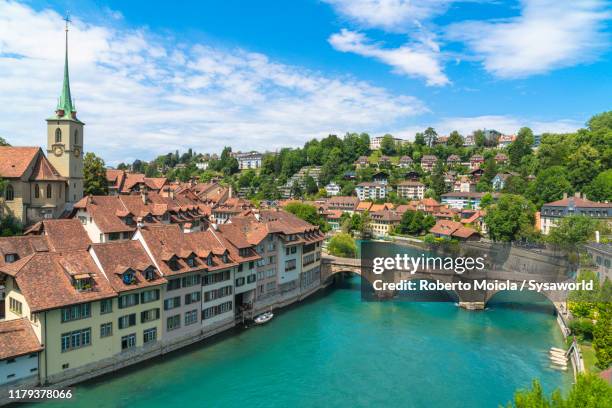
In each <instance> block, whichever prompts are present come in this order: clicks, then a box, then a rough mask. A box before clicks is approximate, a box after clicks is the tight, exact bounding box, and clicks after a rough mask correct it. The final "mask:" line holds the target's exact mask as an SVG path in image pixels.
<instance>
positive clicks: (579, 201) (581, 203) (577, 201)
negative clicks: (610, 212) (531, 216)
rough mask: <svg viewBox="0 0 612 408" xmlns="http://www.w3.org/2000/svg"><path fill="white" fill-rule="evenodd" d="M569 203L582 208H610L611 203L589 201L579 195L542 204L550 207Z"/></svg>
mask: <svg viewBox="0 0 612 408" xmlns="http://www.w3.org/2000/svg"><path fill="white" fill-rule="evenodd" d="M570 204H572V205H574V206H575V207H583V208H612V203H598V202H596V201H591V200H587V199H586V198H580V197H567V198H564V199H561V200H557V201H553V202H551V203H546V204H544V205H545V206H550V207H567V206H569V205H570Z"/></svg>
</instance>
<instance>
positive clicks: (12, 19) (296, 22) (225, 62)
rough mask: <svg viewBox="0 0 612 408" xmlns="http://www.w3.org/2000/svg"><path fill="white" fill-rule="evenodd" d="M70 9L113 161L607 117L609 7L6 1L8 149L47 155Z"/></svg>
mask: <svg viewBox="0 0 612 408" xmlns="http://www.w3.org/2000/svg"><path fill="white" fill-rule="evenodd" d="M66 13H69V14H70V19H71V21H72V22H71V24H70V31H69V60H70V81H71V89H72V95H73V98H74V99H75V102H76V106H77V110H78V115H79V118H80V119H81V120H82V121H83V122H85V123H86V127H85V150H86V151H94V152H95V153H96V154H98V155H100V156H101V157H102V158H104V159H105V161H106V162H107V164H110V165H116V164H117V163H119V162H132V161H133V160H135V159H137V158H138V159H144V160H150V159H153V158H154V157H156V156H157V155H160V154H165V153H167V152H170V151H174V150H176V149H179V150H180V151H185V150H186V149H188V148H193V149H194V150H195V151H196V152H210V153H213V152H220V150H221V149H222V148H223V147H224V146H228V145H229V146H231V147H232V148H233V150H242V151H245V150H260V151H274V150H276V149H278V148H281V147H286V146H288V147H297V146H301V145H303V144H304V143H305V142H306V141H307V140H310V139H312V138H322V137H325V136H327V135H328V134H338V135H343V134H345V133H346V132H368V133H369V134H370V135H371V136H379V135H382V134H385V133H391V134H393V135H394V136H397V137H402V138H406V139H413V138H414V134H415V132H417V131H422V130H423V129H424V128H426V127H428V126H432V127H434V128H435V129H436V130H437V131H438V133H439V134H442V135H443V134H448V133H449V132H450V131H452V130H458V131H460V132H461V133H462V134H468V133H471V132H472V131H473V130H475V129H482V128H487V129H497V130H499V131H501V132H504V133H508V134H510V133H514V132H516V131H517V130H518V129H519V128H520V127H522V126H529V127H531V128H532V129H533V130H534V132H536V133H542V132H570V131H574V130H575V129H578V128H580V127H584V124H585V122H586V121H587V120H588V118H589V117H591V116H592V115H594V114H596V113H599V112H603V111H607V110H610V109H611V108H612V74H611V73H612V47H611V46H610V45H611V39H612V37H611V32H612V2H611V1H610V0H523V1H502V0H499V1H484V0H482V1H481V0H466V1H453V0H420V1H409V0H291V1H286V0H278V1H273V0H267V1H255V0H253V1H238V0H224V1H180V2H174V3H168V2H159V1H153V0H149V1H138V0H130V1H116V0H110V1H100V0H79V1H73V0H61V1H59V0H58V1H24V2H17V1H6V0H0V105H1V106H2V108H1V109H0V136H2V137H4V138H5V139H7V140H8V141H9V142H10V143H11V144H13V145H30V146H32V145H33V146H36V145H41V146H42V145H44V144H45V143H46V124H45V121H44V119H45V118H47V117H49V116H50V115H51V114H52V113H53V110H54V109H55V106H56V104H57V98H58V97H59V93H60V90H61V85H62V83H61V82H62V75H63V62H64V35H65V33H64V24H65V23H64V21H63V18H64V16H65V15H66Z"/></svg>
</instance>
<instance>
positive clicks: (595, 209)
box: [540, 193, 612, 235]
mask: <svg viewBox="0 0 612 408" xmlns="http://www.w3.org/2000/svg"><path fill="white" fill-rule="evenodd" d="M568 215H584V216H586V217H590V218H595V219H598V220H602V221H605V222H607V223H608V224H611V223H612V203H599V202H595V201H591V200H587V199H586V198H584V196H582V194H580V193H576V194H575V195H574V196H573V197H568V196H567V194H564V196H563V198H562V199H561V200H557V201H553V202H550V203H546V204H544V205H543V206H542V209H541V210H540V223H541V225H540V229H541V231H542V234H544V235H548V234H549V233H550V230H551V229H552V228H554V227H556V226H557V225H559V221H560V220H561V219H562V218H563V217H566V216H568Z"/></svg>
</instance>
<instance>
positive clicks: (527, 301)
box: [485, 290, 558, 312]
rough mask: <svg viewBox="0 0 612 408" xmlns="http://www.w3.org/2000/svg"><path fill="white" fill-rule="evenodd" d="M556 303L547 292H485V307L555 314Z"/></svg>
mask: <svg viewBox="0 0 612 408" xmlns="http://www.w3.org/2000/svg"><path fill="white" fill-rule="evenodd" d="M557 303H558V302H557V301H556V300H555V299H554V298H553V297H552V296H551V295H550V294H549V293H547V292H537V291H533V290H523V291H518V290H497V291H490V292H487V297H486V300H485V307H490V306H494V305H504V306H506V307H511V308H516V309H526V310H538V311H550V312H555V310H556V309H557Z"/></svg>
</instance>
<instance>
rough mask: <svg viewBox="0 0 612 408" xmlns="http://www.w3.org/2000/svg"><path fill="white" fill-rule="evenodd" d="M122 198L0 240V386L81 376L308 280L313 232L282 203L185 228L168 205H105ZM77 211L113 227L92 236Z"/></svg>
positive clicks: (152, 352) (316, 265) (250, 310)
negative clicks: (160, 211) (164, 210)
mask: <svg viewBox="0 0 612 408" xmlns="http://www.w3.org/2000/svg"><path fill="white" fill-rule="evenodd" d="M127 197H132V196H125V197H123V196H119V197H105V198H104V199H102V198H101V197H93V198H92V199H91V200H93V202H94V203H93V204H92V203H87V205H84V206H80V205H79V206H78V208H76V209H75V213H74V218H71V219H60V220H43V221H41V222H40V223H38V224H36V225H35V226H34V227H32V228H30V229H29V230H28V231H27V232H26V234H25V235H24V236H17V237H6V238H0V299H2V301H1V302H0V306H1V308H0V311H1V314H0V345H7V347H2V348H1V351H0V386H2V385H3V384H10V385H11V386H14V384H16V383H21V384H28V385H36V384H52V383H61V384H69V383H75V382H78V381H82V380H84V379H86V378H90V377H93V376H97V375H100V374H102V373H106V372H109V371H113V370H116V369H118V368H120V367H123V366H126V365H129V364H133V363H135V362H138V361H142V360H144V359H148V358H150V357H153V356H156V355H160V354H163V353H165V352H168V351H171V350H174V349H177V348H180V347H182V346H184V345H187V344H191V343H194V342H197V341H200V340H202V339H204V338H206V337H209V336H211V335H213V334H215V333H218V332H220V331H223V330H227V329H229V328H231V327H233V326H235V325H236V324H238V323H239V322H241V321H243V320H244V319H251V318H253V317H254V316H255V315H257V314H259V313H261V312H263V311H267V310H270V309H271V308H275V307H279V306H284V305H287V304H290V303H292V302H294V301H296V300H299V299H301V298H303V297H305V296H307V295H309V294H310V293H313V292H314V291H316V290H317V289H318V288H319V287H320V284H321V282H320V262H321V261H320V260H321V251H322V241H323V239H324V235H323V234H322V233H321V232H320V231H319V228H318V227H316V226H313V225H311V224H308V223H307V222H305V221H303V220H301V219H299V218H297V217H295V216H293V215H292V214H290V213H287V212H285V211H282V210H261V211H248V212H245V213H243V214H240V215H236V216H234V217H232V219H231V220H230V221H229V222H227V223H225V224H221V225H217V224H212V223H209V224H207V227H203V224H200V227H199V228H197V229H193V228H192V229H187V228H185V227H184V224H182V221H176V220H174V219H172V217H174V216H175V214H173V215H171V216H170V217H169V218H163V216H162V217H160V218H155V219H154V220H146V219H144V220H143V221H142V222H136V223H133V222H131V221H128V218H127V217H128V215H126V212H125V210H121V209H120V207H118V206H117V203H118V202H120V200H124V199H125V198H127ZM134 198H135V199H139V198H140V197H138V196H136V197H134ZM104 200H109V201H104ZM110 200H115V201H110ZM121 202H123V201H121ZM124 204H125V206H126V208H131V209H130V210H128V211H130V212H132V211H136V212H138V211H145V212H146V213H147V214H148V213H149V210H145V207H144V206H142V205H140V203H138V204H136V203H131V202H129V200H128V201H126V202H125V203H124ZM132 205H133V207H131V206H132ZM155 205H157V204H153V206H155ZM118 209H119V210H118ZM83 210H84V211H85V212H81V211H83ZM145 212H140V213H139V214H141V216H142V215H144V214H145ZM151 215H152V216H153V217H158V216H159V215H153V214H151ZM192 215H193V214H192ZM146 217H147V215H144V217H143V218H146ZM83 218H91V222H93V223H95V225H96V226H98V227H100V226H101V224H103V223H104V222H110V223H112V224H113V225H115V226H116V227H117V229H120V228H119V223H123V224H124V226H125V228H123V230H122V231H121V233H120V234H119V235H116V236H113V238H110V236H109V235H106V234H107V233H108V234H111V233H109V232H108V231H105V232H104V233H102V235H100V236H98V235H96V234H92V232H91V229H89V228H88V223H89V222H90V221H89V219H88V220H87V222H84V219H83ZM113 218H114V220H113V221H109V220H110V219H113ZM202 219H203V218H200V220H202Z"/></svg>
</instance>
